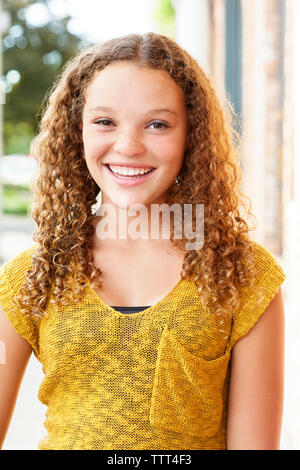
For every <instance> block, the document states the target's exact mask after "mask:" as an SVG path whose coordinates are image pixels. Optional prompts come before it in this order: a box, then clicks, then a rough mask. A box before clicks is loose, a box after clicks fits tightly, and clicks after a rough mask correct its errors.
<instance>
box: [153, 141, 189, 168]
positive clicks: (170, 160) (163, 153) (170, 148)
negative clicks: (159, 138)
mask: <svg viewBox="0 0 300 470" xmlns="http://www.w3.org/2000/svg"><path fill="white" fill-rule="evenodd" d="M157 155H159V159H160V160H161V161H162V162H163V163H164V164H165V165H167V166H168V165H172V164H173V165H174V164H175V166H176V164H177V165H181V163H182V161H183V148H182V144H181V142H180V141H177V140H174V141H173V142H166V143H165V144H163V145H160V147H159V150H158V153H157Z"/></svg>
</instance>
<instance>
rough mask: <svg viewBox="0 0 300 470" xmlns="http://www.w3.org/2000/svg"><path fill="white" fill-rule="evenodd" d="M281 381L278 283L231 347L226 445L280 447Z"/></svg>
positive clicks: (281, 308) (281, 326)
mask: <svg viewBox="0 0 300 470" xmlns="http://www.w3.org/2000/svg"><path fill="white" fill-rule="evenodd" d="M283 383H284V306H283V298H282V291H281V287H279V289H278V292H277V294H276V295H275V297H274V298H273V299H272V301H271V302H270V304H269V306H268V307H267V309H266V310H265V312H264V313H263V314H262V315H261V317H260V318H259V320H258V321H257V323H256V325H255V326H254V327H253V328H252V329H251V330H250V331H249V333H248V334H247V335H246V336H244V337H243V338H241V339H240V340H239V341H238V342H237V343H236V344H235V346H234V347H233V350H232V365H231V377H230V388H229V404H228V420H227V449H228V450H237V449H244V450H246V449H260V450H272V449H275V450H276V449H279V448H280V433H281V421H282V413H283V388H284V387H283Z"/></svg>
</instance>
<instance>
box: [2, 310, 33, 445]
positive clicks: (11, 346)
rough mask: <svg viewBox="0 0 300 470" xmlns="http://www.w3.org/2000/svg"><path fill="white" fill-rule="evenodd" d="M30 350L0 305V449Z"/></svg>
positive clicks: (29, 346)
mask: <svg viewBox="0 0 300 470" xmlns="http://www.w3.org/2000/svg"><path fill="white" fill-rule="evenodd" d="M31 352H32V347H31V345H30V344H29V343H28V342H27V341H26V339H24V338H23V337H22V336H20V335H19V334H18V333H17V332H16V331H15V329H14V328H13V326H12V325H11V323H10V322H9V320H8V318H7V316H6V314H5V312H4V311H3V309H2V308H1V306H0V449H1V448H2V444H3V442H4V439H5V436H6V433H7V429H8V426H9V423H10V420H11V417H12V414H13V410H14V408H15V404H16V400H17V396H18V392H19V388H20V385H21V381H22V378H23V375H24V372H25V369H26V366H27V363H28V360H29V358H30V354H31Z"/></svg>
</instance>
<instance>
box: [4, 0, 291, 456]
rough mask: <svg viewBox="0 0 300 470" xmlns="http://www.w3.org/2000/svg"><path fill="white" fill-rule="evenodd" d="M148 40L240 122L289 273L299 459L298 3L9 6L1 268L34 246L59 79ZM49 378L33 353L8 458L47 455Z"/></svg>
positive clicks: (249, 182) (246, 170)
mask: <svg viewBox="0 0 300 470" xmlns="http://www.w3.org/2000/svg"><path fill="white" fill-rule="evenodd" d="M148 31H153V32H157V33H162V34H165V35H167V36H169V37H171V38H173V39H175V40H176V41H177V42H178V43H179V44H180V45H181V46H182V47H184V48H185V49H186V50H187V51H188V52H189V53H190V54H191V55H192V56H193V57H194V58H195V59H196V60H197V61H198V62H199V64H200V66H201V67H202V68H203V70H204V71H205V73H206V74H207V75H208V76H209V78H210V79H211V80H212V82H213V85H214V86H215V88H216V91H217V93H218V94H219V96H220V97H221V96H222V95H223V94H224V93H226V94H228V95H229V97H230V99H231V101H232V103H233V105H234V108H235V110H236V112H237V113H238V115H239V116H240V122H241V128H240V131H241V134H242V137H243V147H244V157H243V160H242V162H241V165H242V171H243V183H242V184H243V190H244V192H245V194H247V195H248V196H249V197H250V198H251V200H252V209H253V212H254V214H255V215H256V218H257V230H256V231H255V233H252V237H253V238H254V239H256V240H257V241H258V242H259V243H261V244H263V245H264V246H265V247H266V248H268V249H269V250H271V252H272V253H273V255H274V256H275V257H276V259H277V260H278V261H279V263H280V264H281V266H282V267H283V269H284V271H285V273H286V275H287V280H286V281H285V283H284V285H283V294H284V301H285V310H286V358H285V364H286V365H285V376H286V377H285V404H284V417H283V430H282V439H281V449H300V420H299V417H300V379H299V376H298V374H297V371H298V370H300V348H299V345H298V341H299V339H298V338H299V334H300V316H299V312H298V310H299V308H298V302H297V299H296V293H297V289H296V280H297V279H298V280H299V279H300V249H299V243H298V240H299V236H300V191H299V188H300V165H299V157H298V159H297V158H296V155H297V154H299V145H300V142H299V135H300V112H299V110H300V85H299V84H300V37H299V36H300V2H299V1H297V0H127V1H126V2H125V1H124V0H110V1H109V2H107V1H104V0H85V1H84V2H82V1H81V0H38V1H34V0H2V5H1V34H2V41H1V47H2V53H1V54H0V56H1V64H0V65H1V82H0V85H1V87H0V96H1V103H2V106H1V115H0V125H1V128H2V129H1V136H2V140H1V143H0V145H1V149H0V208H1V210H0V266H1V265H3V263H5V262H6V261H7V260H9V259H11V258H13V257H14V256H16V254H18V253H19V252H21V251H23V250H25V249H27V248H28V247H29V246H31V245H32V244H33V241H32V234H33V231H34V228H35V226H34V222H33V221H32V220H31V219H30V205H31V200H32V199H31V192H30V190H29V182H30V179H31V177H32V175H33V173H34V171H35V168H36V164H35V160H34V158H33V157H32V155H31V154H30V144H31V141H32V139H33V137H34V135H35V133H36V131H37V126H38V123H39V119H40V115H41V111H42V101H43V98H44V96H45V93H46V92H47V90H48V89H49V88H50V86H51V84H52V82H53V80H54V78H55V77H56V75H57V72H58V70H59V69H60V67H61V66H62V65H63V64H64V63H65V62H66V61H67V60H68V59H69V57H70V56H72V55H73V54H74V52H75V51H76V50H78V49H81V48H84V47H86V46H88V45H89V44H93V43H100V42H103V41H105V40H107V39H110V38H112V37H116V36H121V35H124V34H128V33H132V32H138V33H144V32H148ZM298 104H299V106H298ZM42 379H43V373H42V369H41V365H40V363H39V362H38V361H37V359H36V358H35V357H34V356H33V355H32V357H31V359H30V362H29V365H28V368H27V370H26V373H25V376H24V380H23V383H22V386H21V389H20V392H19V396H18V400H17V404H16V408H15V411H14V415H13V418H12V421H11V424H10V427H9V431H8V433H7V437H6V440H5V442H4V446H3V449H7V450H8V449H10V450H13V449H37V443H38V441H39V440H40V439H41V438H42V437H43V436H44V435H45V434H46V430H45V428H44V427H43V421H44V419H45V410H46V407H45V406H44V405H42V404H41V403H40V402H39V401H38V398H37V393H38V388H39V385H40V383H41V381H42Z"/></svg>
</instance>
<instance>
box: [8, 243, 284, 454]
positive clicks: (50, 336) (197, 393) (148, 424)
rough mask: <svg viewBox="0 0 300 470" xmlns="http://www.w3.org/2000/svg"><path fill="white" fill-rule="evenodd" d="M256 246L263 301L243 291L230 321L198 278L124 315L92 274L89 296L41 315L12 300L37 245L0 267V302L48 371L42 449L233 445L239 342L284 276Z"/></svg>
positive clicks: (42, 397) (43, 387) (50, 307)
mask: <svg viewBox="0 0 300 470" xmlns="http://www.w3.org/2000/svg"><path fill="white" fill-rule="evenodd" d="M253 243H254V246H255V250H256V263H257V267H258V270H259V275H258V276H257V279H256V284H255V289H256V288H257V287H258V286H260V287H264V288H265V297H264V299H263V301H262V302H260V303H258V302H257V298H256V290H255V289H253V290H252V291H251V292H250V291H249V290H248V289H244V291H243V293H242V304H241V307H240V308H239V311H238V312H237V314H236V315H235V316H234V318H232V319H230V318H228V319H227V320H226V321H225V323H224V324H222V325H221V324H220V322H219V320H218V319H217V318H216V317H215V316H214V313H213V312H210V311H204V310H203V307H202V305H201V302H200V300H199V297H198V295H197V292H196V288H195V284H194V282H193V281H192V280H190V281H187V280H182V281H179V282H178V283H177V284H176V286H175V287H174V288H173V289H172V290H171V291H170V292H169V293H168V294H167V295H166V296H165V297H164V298H163V299H162V300H161V301H159V302H158V303H156V304H155V305H153V306H151V307H149V308H147V309H146V310H144V311H141V312H137V313H133V314H124V313H121V312H117V311H116V310H114V309H113V308H112V307H110V306H109V305H107V304H106V303H105V302H104V301H103V300H102V299H101V298H100V297H99V296H98V295H97V293H96V292H95V291H94V289H92V287H91V284H90V283H89V281H88V279H87V283H88V286H87V288H86V293H85V297H84V299H83V300H82V301H81V302H78V301H74V302H73V303H72V304H70V305H66V306H63V307H61V308H57V307H56V306H55V305H53V304H52V303H50V302H49V303H48V306H47V317H44V318H42V319H41V320H38V319H36V318H31V317H27V316H24V315H23V314H21V313H20V312H19V311H17V309H16V308H15V307H14V305H13V304H12V298H13V297H14V295H16V294H17V293H18V290H19V289H20V287H21V285H22V284H23V282H24V280H25V274H26V271H27V270H28V269H30V268H31V256H32V254H33V253H34V251H35V249H36V246H37V245H33V246H32V247H30V248H29V249H27V250H25V251H23V252H22V253H20V254H18V255H17V256H16V257H15V258H14V259H12V260H10V261H8V262H7V263H6V264H5V265H4V266H2V268H1V269H0V305H1V306H2V308H3V310H4V311H5V313H6V315H7V317H8V319H9V320H10V322H11V324H12V325H13V327H14V328H15V330H16V331H17V332H18V333H19V334H20V335H21V336H23V337H24V338H25V339H26V340H27V341H28V342H29V343H30V344H31V345H32V348H33V352H34V354H35V356H36V357H37V359H38V360H39V361H40V362H41V364H42V366H43V372H44V375H45V376H44V379H43V381H42V383H41V385H40V389H39V392H38V398H39V400H40V401H41V402H42V403H44V404H45V405H47V407H48V408H47V413H46V420H45V422H44V425H45V428H46V430H47V434H46V435H45V437H43V439H42V440H41V441H40V442H39V443H38V448H39V449H41V450H42V449H43V450H51V449H54V450H56V449H58V450H64V449H76V450H77V449H78V450H80V449H116V450H121V449H125V450H127V449H136V450H139V449H148V450H176V449H177V450H180V449H189V450H192V449H226V411H227V400H228V386H229V379H230V358H231V352H232V348H233V346H234V345H235V343H236V341H238V340H239V339H240V338H241V337H243V336H244V335H246V334H247V333H248V331H249V330H250V329H251V328H252V327H253V326H254V325H255V323H256V321H257V320H258V319H259V317H260V315H261V314H262V313H263V312H264V311H265V309H266V307H267V306H268V304H269V303H270V301H271V300H272V298H273V297H274V296H275V294H276V292H277V290H278V288H279V286H280V285H281V284H282V282H283V281H284V280H285V278H286V277H285V274H284V272H283V270H282V268H281V266H280V265H279V264H278V262H277V261H276V259H275V258H274V257H273V255H272V254H271V253H270V252H269V251H268V250H267V249H266V248H264V247H262V246H261V245H259V244H258V243H256V242H253ZM51 298H52V294H51V297H50V299H51ZM226 336H228V337H227V338H226ZM33 398H34V397H33Z"/></svg>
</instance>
